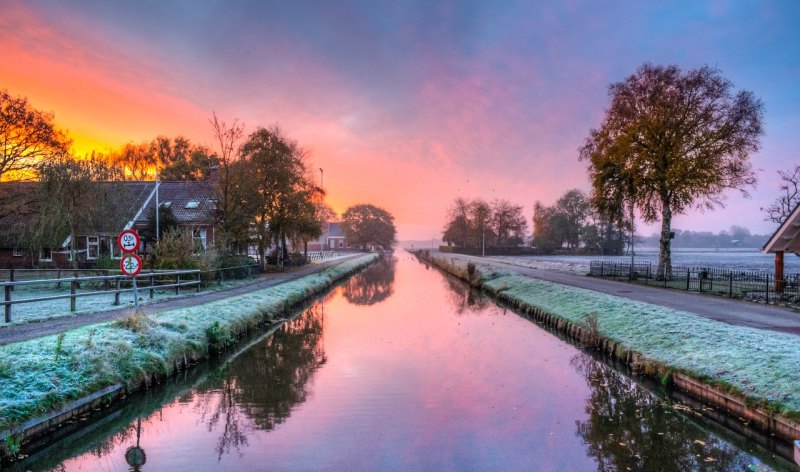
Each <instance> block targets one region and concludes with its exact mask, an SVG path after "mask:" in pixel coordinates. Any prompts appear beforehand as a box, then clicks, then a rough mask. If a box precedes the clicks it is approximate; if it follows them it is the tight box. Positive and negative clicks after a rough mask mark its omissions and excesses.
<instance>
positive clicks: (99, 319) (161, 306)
mask: <svg viewBox="0 0 800 472" xmlns="http://www.w3.org/2000/svg"><path fill="white" fill-rule="evenodd" d="M360 255H361V254H357V255H353V256H351V257H346V258H341V259H336V260H333V261H330V262H325V263H322V264H309V265H306V266H303V267H300V268H296V269H290V270H288V271H286V272H281V273H271V274H264V275H262V276H261V277H260V278H258V279H257V280H255V281H254V282H253V283H252V284H248V285H240V286H238V287H234V288H230V289H225V290H218V291H215V292H208V293H201V294H198V295H192V296H188V297H182V298H176V299H172V300H164V301H160V302H155V303H148V304H146V305H142V306H141V307H140V308H141V309H142V310H143V311H144V312H145V313H149V314H152V313H158V312H161V311H167V310H173V309H175V308H186V307H190V306H194V305H200V304H203V303H208V302H213V301H216V300H222V299H224V298H229V297H233V296H236V295H243V294H246V293H250V292H254V291H256V290H261V289H265V288H269V287H274V286H275V285H279V284H282V283H285V282H289V281H292V280H296V279H299V278H301V277H305V276H306V275H309V274H314V273H316V272H319V271H321V270H323V269H325V268H326V267H330V266H333V265H337V264H339V263H342V262H344V261H347V260H350V259H353V258H355V257H358V256H360ZM131 311H132V308H130V307H126V308H119V309H115V310H106V311H98V312H95V313H85V314H81V315H74V316H66V317H63V318H55V319H51V320H45V321H40V322H31V323H24V324H18V325H8V326H3V327H0V345H3V344H11V343H16V342H20V341H26V340H28V339H33V338H38V337H41V336H47V335H49V334H56V333H60V332H61V331H66V330H70V329H73V328H77V327H80V326H86V325H91V324H96V323H104V322H107V321H113V320H115V319H117V318H123V317H125V316H128V315H129V314H130V313H131Z"/></svg>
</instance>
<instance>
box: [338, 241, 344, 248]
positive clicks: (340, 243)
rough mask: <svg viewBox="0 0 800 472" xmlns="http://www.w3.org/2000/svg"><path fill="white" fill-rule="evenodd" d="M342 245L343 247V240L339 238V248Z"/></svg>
mask: <svg viewBox="0 0 800 472" xmlns="http://www.w3.org/2000/svg"><path fill="white" fill-rule="evenodd" d="M343 247H344V241H342V240H341V239H340V240H339V249H341V248H343Z"/></svg>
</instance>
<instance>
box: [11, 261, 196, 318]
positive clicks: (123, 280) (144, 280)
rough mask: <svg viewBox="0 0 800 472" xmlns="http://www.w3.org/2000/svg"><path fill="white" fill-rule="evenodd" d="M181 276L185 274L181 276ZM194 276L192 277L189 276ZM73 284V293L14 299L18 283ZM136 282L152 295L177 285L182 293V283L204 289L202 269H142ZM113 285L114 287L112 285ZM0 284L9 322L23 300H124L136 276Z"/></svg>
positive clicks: (72, 303)
mask: <svg viewBox="0 0 800 472" xmlns="http://www.w3.org/2000/svg"><path fill="white" fill-rule="evenodd" d="M181 276H184V278H183V279H181ZM186 276H190V277H191V278H188V279H187V278H186ZM62 283H63V284H69V293H68V294H63V295H47V296H43V297H26V298H18V299H16V300H14V299H13V297H12V294H13V293H14V287H20V286H44V287H47V286H51V285H54V284H55V286H56V287H61V284H62ZM82 284H83V285H85V286H90V287H91V286H94V285H99V286H101V287H102V288H103V290H93V291H90V292H81V293H78V289H79V288H80V286H81V285H82ZM136 284H137V286H138V289H139V290H147V291H149V292H150V293H149V296H150V298H151V299H152V298H153V297H154V296H155V291H156V290H157V289H165V288H174V289H175V294H176V295H178V294H180V289H181V287H192V286H194V287H196V289H197V291H198V292H199V291H200V284H201V280H200V271H199V270H173V271H158V272H155V271H154V272H147V273H140V274H139V275H137V276H136ZM112 285H113V287H112ZM128 286H130V287H128ZM0 288H2V291H3V293H4V297H3V298H4V299H3V301H1V302H0V304H2V305H3V308H4V309H3V311H4V319H5V322H6V323H11V307H12V306H13V305H18V304H22V303H34V302H44V301H50V300H61V299H69V309H70V311H73V312H74V311H76V310H77V299H78V298H81V297H96V296H100V295H108V294H109V293H113V294H114V303H113V304H114V305H119V304H120V294H122V293H126V292H132V291H133V277H128V276H125V275H101V276H90V277H77V276H75V275H73V277H67V278H55V279H40V280H18V281H14V282H10V281H9V282H0Z"/></svg>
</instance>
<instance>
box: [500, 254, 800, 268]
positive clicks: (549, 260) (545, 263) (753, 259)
mask: <svg viewBox="0 0 800 472" xmlns="http://www.w3.org/2000/svg"><path fill="white" fill-rule="evenodd" d="M492 259H499V260H510V261H517V262H523V263H524V265H530V266H537V265H538V266H539V267H540V268H547V269H561V270H569V271H574V272H588V271H589V262H591V261H600V260H602V261H608V262H619V263H627V262H630V260H631V258H630V256H613V257H612V256H517V257H510V256H503V257H497V256H494V257H492ZM635 259H636V261H637V262H645V261H651V262H652V263H653V264H654V265H655V264H656V263H657V262H658V250H657V249H653V248H643V249H641V250H637V251H636V255H635ZM672 264H673V265H676V266H693V267H720V268H726V269H736V270H759V271H765V272H772V271H773V270H774V268H775V255H774V254H764V253H762V252H761V251H760V250H758V249H719V250H714V249H673V251H672ZM784 266H785V269H784V270H785V272H786V273H787V274H798V273H800V257H797V256H795V255H794V254H786V255H785V256H784Z"/></svg>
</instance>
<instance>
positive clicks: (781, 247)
mask: <svg viewBox="0 0 800 472" xmlns="http://www.w3.org/2000/svg"><path fill="white" fill-rule="evenodd" d="M761 250H762V251H763V252H779V251H783V252H797V253H800V204H798V205H797V206H796V207H795V208H794V211H792V213H791V214H790V215H789V217H788V218H786V221H784V222H783V224H782V225H781V226H780V227H779V228H778V230H777V231H775V233H774V234H773V235H772V237H771V238H769V241H767V244H766V245H764V247H763V248H762V249H761Z"/></svg>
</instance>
